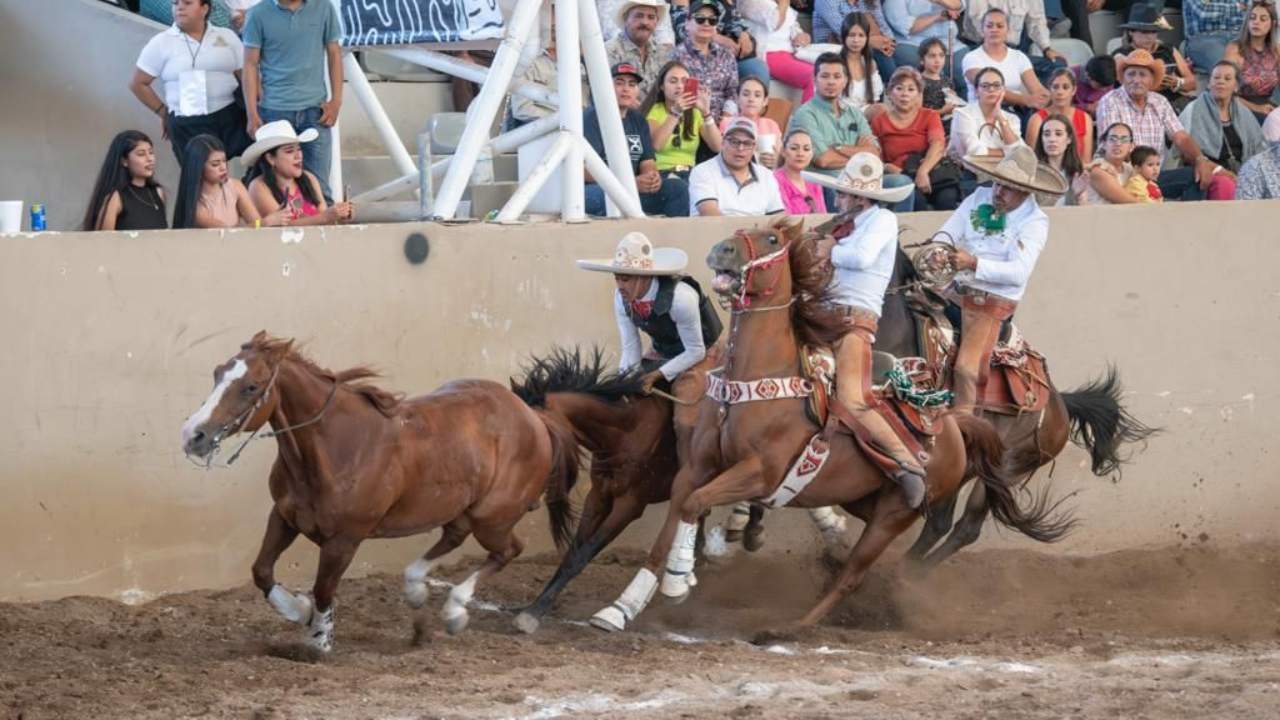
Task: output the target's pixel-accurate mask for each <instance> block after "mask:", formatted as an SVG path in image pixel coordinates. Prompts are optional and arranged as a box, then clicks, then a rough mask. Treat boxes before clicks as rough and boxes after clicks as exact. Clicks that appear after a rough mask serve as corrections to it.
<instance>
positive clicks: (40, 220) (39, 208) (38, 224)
mask: <svg viewBox="0 0 1280 720" xmlns="http://www.w3.org/2000/svg"><path fill="white" fill-rule="evenodd" d="M48 229H49V228H48V226H47V225H46V223H45V213H44V203H31V232H41V231H43V230H48Z"/></svg>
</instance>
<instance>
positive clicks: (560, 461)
mask: <svg viewBox="0 0 1280 720" xmlns="http://www.w3.org/2000/svg"><path fill="white" fill-rule="evenodd" d="M375 376H376V375H375V373H373V372H372V371H371V370H369V369H367V368H364V367H357V368H352V369H349V370H344V371H341V372H331V371H329V370H324V369H322V368H320V367H318V366H316V365H315V364H314V363H312V362H311V361H310V360H307V359H306V358H305V357H303V356H302V355H300V354H299V353H297V352H295V351H294V350H293V341H292V340H282V339H277V338H272V337H269V336H268V335H267V334H266V332H265V331H264V332H259V333H258V334H257V335H255V336H254V337H253V339H252V340H250V341H249V342H247V343H245V344H244V345H242V346H241V348H240V352H239V353H238V354H236V355H235V356H234V357H232V358H231V359H229V360H227V361H226V362H225V363H222V364H221V365H219V366H218V367H217V368H216V369H215V370H214V375H213V381H214V388H213V392H212V393H210V395H209V397H208V398H207V399H206V400H205V402H204V404H203V405H201V407H200V408H199V409H198V410H197V411H196V413H195V414H194V415H192V416H191V417H190V418H189V419H188V420H187V422H186V424H184V425H183V427H182V447H183V451H184V452H185V453H186V454H187V455H188V456H191V457H193V458H197V459H200V460H204V461H206V462H207V461H209V460H211V459H212V457H213V456H214V454H215V453H216V452H217V450H218V448H219V445H220V443H221V442H222V441H224V440H225V439H226V438H228V437H230V436H232V435H235V434H236V433H239V432H242V431H243V432H248V433H252V434H251V435H250V438H251V439H252V438H253V437H254V436H256V435H257V434H258V432H259V431H260V430H261V429H262V428H263V426H264V425H268V424H269V425H270V427H271V428H272V432H270V433H268V434H267V436H271V437H274V438H275V439H276V441H277V444H278V455H277V456H276V461H275V464H274V465H273V466H272V468H271V476H270V480H269V487H270V491H271V498H272V500H273V501H274V506H273V507H272V509H271V512H270V515H269V516H268V518H267V529H266V535H265V536H264V537H263V540H262V549H261V551H260V552H259V554H258V558H257V560H256V561H255V562H254V564H253V580H254V583H255V584H256V585H257V586H258V588H259V589H260V590H262V592H263V594H264V595H265V596H266V598H267V600H268V601H269V602H270V603H271V605H272V607H274V608H275V609H276V610H278V611H279V612H280V614H281V615H283V616H284V617H285V618H286V619H288V620H291V621H293V622H297V623H301V624H303V625H305V626H306V627H307V633H306V638H307V642H308V644H310V645H311V646H312V647H314V648H316V649H318V650H320V651H324V652H327V651H329V650H330V649H331V648H332V642H333V601H334V594H335V593H336V591H337V587H338V581H339V580H340V579H341V578H342V574H343V573H344V572H345V571H346V569H347V566H348V565H349V564H350V562H351V560H352V558H353V557H354V556H355V553H356V550H357V548H359V546H360V543H361V542H363V541H364V540H365V539H367V538H390V537H404V536H408V535H417V534H420V533H424V532H428V531H430V530H434V529H435V528H440V527H442V528H443V534H442V536H441V538H440V539H439V541H437V542H436V543H435V545H434V546H432V547H431V549H430V550H428V551H427V553H426V554H425V555H423V556H422V557H421V558H420V559H418V560H416V561H414V562H413V563H411V564H410V565H409V566H408V567H407V568H406V569H405V572H404V582H405V595H406V598H407V600H408V602H409V604H410V605H412V606H414V607H421V606H422V605H423V604H425V603H426V600H427V585H426V578H427V575H428V574H429V573H430V572H431V570H432V568H433V567H435V565H436V564H437V563H439V561H440V559H441V558H442V557H443V556H444V555H445V554H446V553H448V552H450V551H452V550H454V549H455V548H457V547H458V546H459V545H461V544H462V542H463V541H464V540H465V539H466V538H467V536H468V535H474V536H475V538H476V540H477V542H479V543H480V545H481V546H482V547H483V548H484V549H485V550H487V551H488V552H489V556H488V558H487V560H486V561H485V563H484V564H483V565H482V566H481V567H480V569H479V570H477V571H476V572H475V573H473V574H472V575H471V576H470V577H468V578H467V579H466V580H465V581H464V582H462V583H461V584H459V585H457V586H456V587H454V589H453V590H452V591H451V592H450V593H449V597H448V599H447V601H446V602H445V605H444V609H443V612H442V615H443V618H444V620H445V624H446V628H447V630H448V631H449V632H450V633H451V634H453V633H458V632H461V631H462V629H463V628H465V627H466V624H467V620H468V614H467V609H466V606H467V603H468V602H469V601H470V600H471V596H472V595H473V593H474V592H475V587H476V584H477V583H478V582H480V581H481V580H484V579H485V578H486V577H488V576H490V575H492V574H493V573H496V572H498V571H499V570H501V569H502V568H503V567H504V566H505V565H506V564H507V563H509V562H510V561H511V560H512V559H513V558H515V557H516V556H518V555H519V554H520V552H521V550H522V549H523V545H522V543H521V542H520V540H519V539H518V538H517V537H516V535H515V534H514V532H513V529H514V527H515V525H516V523H517V522H519V521H520V519H521V518H522V517H524V515H525V513H527V512H528V511H529V510H530V509H532V508H534V507H536V506H537V504H538V498H539V497H540V496H542V495H543V494H544V492H545V493H546V499H547V510H548V513H549V514H550V516H551V525H552V531H553V534H554V535H555V537H556V541H557V544H562V543H563V541H564V540H565V539H566V538H567V537H568V535H569V531H570V526H571V524H572V517H571V513H570V505H569V500H568V496H569V492H570V490H571V489H572V487H573V484H574V482H575V481H576V479H577V474H578V462H579V451H578V447H577V443H576V441H575V440H574V438H573V435H572V433H571V432H569V431H566V430H563V429H561V428H560V426H559V425H556V424H549V423H547V422H545V421H544V417H543V415H542V414H541V413H539V412H537V411H535V410H533V409H531V408H529V407H528V406H527V405H525V403H524V402H522V401H521V400H520V398H518V397H516V396H515V395H514V394H512V393H511V391H510V390H508V389H507V388H505V387H503V386H502V385H499V384H497V383H493V382H489V381H485V380H458V381H454V382H451V383H448V384H446V385H444V386H442V387H441V388H439V389H438V390H436V391H435V392H433V393H431V394H429V395H425V396H421V397H416V398H412V399H408V400H402V399H401V398H399V397H398V396H396V395H393V394H391V393H389V392H386V391H385V390H381V389H379V388H377V387H375V386H373V385H370V384H368V383H367V382H362V381H365V380H367V379H369V378H372V377H375ZM299 534H302V535H305V536H306V537H307V538H308V539H310V540H311V541H312V542H314V543H315V544H316V545H318V546H319V547H320V563H319V567H318V569H317V571H316V580H315V586H314V590H313V597H314V601H312V600H311V599H310V598H308V597H306V596H305V595H301V594H295V593H293V592H291V591H289V590H287V589H285V588H284V587H282V586H280V585H277V584H276V582H275V577H274V567H275V563H276V560H277V559H278V558H279V557H280V555H281V553H283V552H284V551H285V549H287V548H288V547H289V545H290V544H292V543H293V541H294V539H295V538H296V537H297V536H298V535H299Z"/></svg>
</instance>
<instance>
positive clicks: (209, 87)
mask: <svg viewBox="0 0 1280 720" xmlns="http://www.w3.org/2000/svg"><path fill="white" fill-rule="evenodd" d="M210 7H211V6H210V4H209V0H175V2H174V3H173V14H174V23H173V26H172V27H170V28H168V29H167V30H165V31H164V32H162V33H160V34H159V35H156V36H155V37H153V38H151V40H149V41H148V42H147V44H146V46H145V47H143V48H142V53H141V54H140V55H139V56H138V64H137V68H136V69H135V70H134V71H133V79H132V80H131V81H130V83H129V89H130V90H132V91H133V94H134V96H135V97H137V98H138V101H139V102H141V103H142V104H143V105H144V106H146V108H147V109H148V110H150V111H151V112H153V113H155V114H156V115H157V116H159V117H160V127H161V130H162V132H161V137H162V138H167V139H168V140H169V141H170V142H171V143H172V144H173V154H174V156H176V157H177V159H178V163H179V164H181V163H182V158H183V155H184V151H185V149H186V147H187V141H188V140H190V139H191V138H193V137H195V136H196V135H204V134H208V135H213V136H214V137H216V138H218V139H219V140H221V141H222V143H223V145H225V146H226V147H228V148H230V151H231V153H230V154H231V156H232V157H237V156H239V154H240V153H241V151H243V150H244V149H245V148H246V147H248V145H249V137H248V135H247V134H246V133H245V129H244V115H243V114H242V111H241V109H240V108H239V106H238V105H236V102H235V92H236V89H237V88H238V87H239V86H240V70H241V68H242V67H243V66H244V46H242V45H241V44H240V38H238V37H236V34H235V33H234V32H232V31H230V30H228V29H226V28H220V27H216V26H214V25H211V24H209V10H210ZM157 79H159V80H160V81H161V83H162V88H163V92H164V98H163V99H162V98H161V97H160V96H159V95H158V94H157V93H156V91H155V89H154V88H153V87H152V83H154V82H155V81H156V80H157Z"/></svg>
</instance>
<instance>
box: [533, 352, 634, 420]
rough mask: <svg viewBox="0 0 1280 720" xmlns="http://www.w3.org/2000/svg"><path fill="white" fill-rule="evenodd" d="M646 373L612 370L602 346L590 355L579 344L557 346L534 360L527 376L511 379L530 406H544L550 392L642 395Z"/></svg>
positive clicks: (612, 399) (610, 397)
mask: <svg viewBox="0 0 1280 720" xmlns="http://www.w3.org/2000/svg"><path fill="white" fill-rule="evenodd" d="M642 376H643V373H641V372H639V371H632V372H625V373H620V372H618V371H616V370H611V369H609V368H608V364H606V363H605V360H604V352H603V351H602V350H601V349H600V348H599V347H593V348H592V349H591V351H590V352H588V353H586V354H584V353H583V352H582V350H581V349H580V348H577V347H575V348H573V349H572V350H569V349H567V348H562V347H556V348H553V349H552V350H551V352H550V353H549V354H548V355H547V356H545V357H540V358H539V357H534V358H532V359H530V361H529V362H528V363H527V364H526V365H525V367H524V377H523V378H521V379H519V380H517V379H516V378H511V392H513V393H515V394H516V395H517V396H519V398H520V399H521V400H523V401H524V402H525V404H527V405H529V406H530V407H543V406H544V405H545V404H546V401H547V394H548V393H585V394H588V395H594V396H596V397H598V398H601V399H603V400H607V401H609V402H615V401H618V400H622V399H624V398H627V397H633V396H637V395H639V394H640V388H641V377H642Z"/></svg>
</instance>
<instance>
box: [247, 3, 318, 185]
mask: <svg viewBox="0 0 1280 720" xmlns="http://www.w3.org/2000/svg"><path fill="white" fill-rule="evenodd" d="M340 33H341V26H340V25H339V23H338V11H337V10H336V9H335V7H334V5H333V4H332V3H329V2H309V1H308V2H304V0H272V1H271V2H264V3H261V4H259V5H257V6H255V7H254V8H253V9H252V10H250V11H249V14H248V16H247V17H246V19H245V23H244V46H245V53H244V70H245V72H244V99H245V107H246V110H247V113H248V118H249V133H250V134H251V135H255V136H256V133H257V131H258V128H260V127H262V125H263V124H264V123H269V122H275V121H279V120H287V121H288V123H289V125H290V126H291V127H292V128H294V129H296V130H299V131H302V132H303V134H307V131H308V130H315V131H316V132H315V139H314V140H313V141H312V142H308V143H306V146H305V148H304V149H303V162H304V164H305V166H306V168H307V170H308V171H310V173H311V174H312V175H313V176H314V177H315V178H316V180H317V181H318V182H319V183H320V191H321V193H322V194H323V196H324V197H325V198H330V197H332V194H331V193H330V192H329V172H330V170H331V169H332V168H331V167H330V166H331V162H332V151H333V145H332V139H331V138H330V132H331V131H330V128H332V127H333V124H334V123H336V122H338V111H339V110H340V109H341V108H342V48H341V47H340V46H339V44H338V40H339V35H340ZM326 63H327V65H328V70H329V87H328V89H327V90H328V92H327V93H326V88H325V82H324V76H325V66H326ZM326 95H327V97H328V99H326ZM246 164H248V163H247V162H246ZM259 205H261V203H259Z"/></svg>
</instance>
